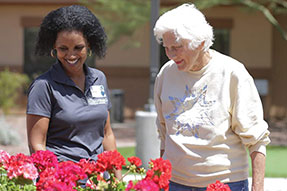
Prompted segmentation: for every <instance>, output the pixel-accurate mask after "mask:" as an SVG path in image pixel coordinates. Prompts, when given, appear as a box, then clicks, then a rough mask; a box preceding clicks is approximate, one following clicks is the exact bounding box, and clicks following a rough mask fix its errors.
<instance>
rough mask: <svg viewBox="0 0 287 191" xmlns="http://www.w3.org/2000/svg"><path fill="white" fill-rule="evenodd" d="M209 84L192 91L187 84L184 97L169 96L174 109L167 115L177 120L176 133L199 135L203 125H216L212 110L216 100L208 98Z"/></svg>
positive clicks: (170, 118)
mask: <svg viewBox="0 0 287 191" xmlns="http://www.w3.org/2000/svg"><path fill="white" fill-rule="evenodd" d="M206 92H207V85H205V86H204V87H203V88H202V89H200V90H197V91H191V89H190V88H189V87H188V86H187V85H186V86H185V93H184V96H183V97H182V98H177V97H172V96H169V100H170V102H171V103H172V104H173V106H174V110H173V111H172V112H171V113H170V114H168V115H166V116H165V118H166V119H167V120H173V121H175V128H176V135H179V134H184V135H187V136H195V137H198V136H199V134H198V129H199V127H200V126H203V125H211V126H214V124H213V122H212V119H211V118H210V111H211V108H212V106H213V105H214V103H215V102H216V101H215V100H207V99H206Z"/></svg>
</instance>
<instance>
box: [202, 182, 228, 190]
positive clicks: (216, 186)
mask: <svg viewBox="0 0 287 191" xmlns="http://www.w3.org/2000/svg"><path fill="white" fill-rule="evenodd" d="M206 191H231V190H230V188H229V186H228V185H227V184H224V183H222V182H220V181H219V180H217V181H216V182H215V183H213V184H209V185H208V186H207V188H206Z"/></svg>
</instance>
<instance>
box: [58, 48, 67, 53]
mask: <svg viewBox="0 0 287 191" xmlns="http://www.w3.org/2000/svg"><path fill="white" fill-rule="evenodd" d="M58 49H59V50H60V51H62V52H63V51H66V50H68V48H67V47H58Z"/></svg>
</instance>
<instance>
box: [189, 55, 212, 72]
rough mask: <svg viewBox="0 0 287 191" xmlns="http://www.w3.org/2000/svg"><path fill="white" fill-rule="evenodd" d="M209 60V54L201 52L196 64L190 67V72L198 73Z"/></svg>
mask: <svg viewBox="0 0 287 191" xmlns="http://www.w3.org/2000/svg"><path fill="white" fill-rule="evenodd" d="M210 59H211V56H210V54H209V51H205V52H201V53H200V54H199V55H198V59H197V60H196V63H195V64H194V65H193V66H192V67H191V69H190V70H191V71H199V70H201V69H202V68H203V67H204V66H206V65H207V64H208V63H209V61H210Z"/></svg>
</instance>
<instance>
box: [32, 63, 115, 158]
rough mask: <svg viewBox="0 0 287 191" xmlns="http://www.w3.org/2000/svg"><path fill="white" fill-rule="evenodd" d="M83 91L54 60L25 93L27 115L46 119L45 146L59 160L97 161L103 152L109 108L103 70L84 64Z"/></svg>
mask: <svg viewBox="0 0 287 191" xmlns="http://www.w3.org/2000/svg"><path fill="white" fill-rule="evenodd" d="M84 70H85V74H86V80H85V92H84V93H83V92H82V91H81V90H80V88H78V87H77V86H76V85H75V83H74V82H73V81H72V80H71V79H70V78H69V77H68V76H67V75H66V73H65V71H64V69H63V67H62V65H61V64H60V63H59V61H57V62H56V63H55V64H54V65H53V66H52V67H51V68H50V70H49V71H47V72H46V73H44V74H42V75H41V76H39V77H38V78H37V79H36V80H35V81H34V82H33V83H32V84H31V86H30V88H29V92H28V103H27V114H33V115H39V116H44V117H48V118H50V123H49V128H48V132H47V141H46V148H47V150H50V151H52V152H54V153H55V154H56V155H57V157H58V159H59V160H72V161H75V162H77V161H79V160H80V159H82V158H85V159H93V160H97V155H98V154H100V153H102V152H103V145H102V142H103V138H104V127H105V124H106V120H107V116H108V110H109V109H110V108H111V103H110V100H109V92H108V87H107V81H106V77H105V75H104V74H103V72H101V71H99V70H97V69H94V68H90V67H88V66H86V65H85V64H84Z"/></svg>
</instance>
